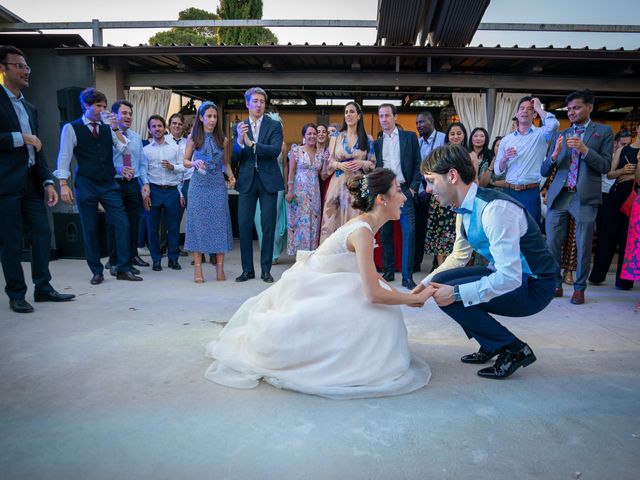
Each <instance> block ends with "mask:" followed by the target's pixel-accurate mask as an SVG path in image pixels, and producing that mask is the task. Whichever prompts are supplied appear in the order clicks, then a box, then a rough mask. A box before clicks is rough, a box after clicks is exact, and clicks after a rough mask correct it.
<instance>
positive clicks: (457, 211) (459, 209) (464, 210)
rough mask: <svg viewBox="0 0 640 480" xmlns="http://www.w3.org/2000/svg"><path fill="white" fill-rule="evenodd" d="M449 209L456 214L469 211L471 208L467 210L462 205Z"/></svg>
mask: <svg viewBox="0 0 640 480" xmlns="http://www.w3.org/2000/svg"><path fill="white" fill-rule="evenodd" d="M451 210H453V211H454V212H456V213H457V214H465V213H471V210H469V209H468V208H464V207H460V208H454V207H451Z"/></svg>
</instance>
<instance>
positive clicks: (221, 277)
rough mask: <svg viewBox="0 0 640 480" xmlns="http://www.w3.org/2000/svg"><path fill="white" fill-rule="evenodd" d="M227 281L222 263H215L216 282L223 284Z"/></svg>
mask: <svg viewBox="0 0 640 480" xmlns="http://www.w3.org/2000/svg"><path fill="white" fill-rule="evenodd" d="M226 279H227V277H226V276H225V274H224V263H222V262H218V263H216V280H218V281H220V282H223V281H225V280H226Z"/></svg>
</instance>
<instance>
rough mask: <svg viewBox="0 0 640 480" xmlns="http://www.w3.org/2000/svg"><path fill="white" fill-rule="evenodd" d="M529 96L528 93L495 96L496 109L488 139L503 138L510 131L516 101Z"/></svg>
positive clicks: (502, 93) (500, 93)
mask: <svg viewBox="0 0 640 480" xmlns="http://www.w3.org/2000/svg"><path fill="white" fill-rule="evenodd" d="M527 95H530V94H529V93H505V92H499V93H498V94H497V95H496V109H495V113H494V115H493V129H492V131H491V132H490V135H489V137H490V138H495V137H497V136H501V137H504V136H505V135H506V134H507V133H509V130H511V119H512V118H513V117H514V116H515V114H516V109H517V108H518V100H520V99H521V98H522V97H525V96H527Z"/></svg>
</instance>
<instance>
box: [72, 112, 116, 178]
mask: <svg viewBox="0 0 640 480" xmlns="http://www.w3.org/2000/svg"><path fill="white" fill-rule="evenodd" d="M71 126H72V127H73V130H74V131H75V133H76V139H77V144H76V146H75V147H74V149H73V155H74V157H76V162H77V164H78V166H77V168H76V175H78V176H81V177H85V178H90V179H92V180H97V181H98V182H104V181H107V180H113V179H114V177H115V176H116V169H115V167H114V166H113V140H112V139H111V129H110V128H109V127H108V126H106V125H100V126H99V127H98V138H94V137H93V135H92V133H91V130H89V129H88V128H87V126H86V125H85V124H84V122H83V121H82V119H81V118H79V119H78V120H74V121H73V122H71Z"/></svg>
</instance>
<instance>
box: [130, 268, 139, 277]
mask: <svg viewBox="0 0 640 480" xmlns="http://www.w3.org/2000/svg"><path fill="white" fill-rule="evenodd" d="M131 273H133V274H134V275H140V270H138V269H137V268H136V267H131Z"/></svg>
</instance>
